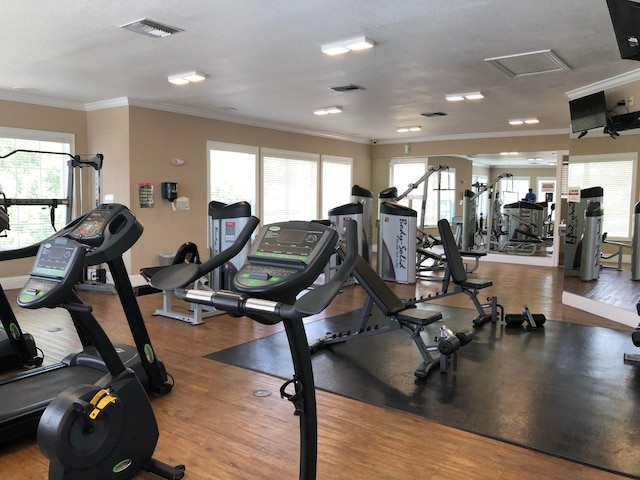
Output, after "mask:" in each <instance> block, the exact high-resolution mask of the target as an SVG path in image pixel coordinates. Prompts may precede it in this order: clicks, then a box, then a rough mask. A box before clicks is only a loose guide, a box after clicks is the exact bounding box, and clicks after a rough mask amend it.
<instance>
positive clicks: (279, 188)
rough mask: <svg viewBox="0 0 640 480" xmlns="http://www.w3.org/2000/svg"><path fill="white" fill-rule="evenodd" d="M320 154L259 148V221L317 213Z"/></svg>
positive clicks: (271, 221) (311, 216) (295, 217)
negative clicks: (260, 199) (260, 206)
mask: <svg viewBox="0 0 640 480" xmlns="http://www.w3.org/2000/svg"><path fill="white" fill-rule="evenodd" d="M318 165H319V155H313V154H309V153H300V152H287V151H283V150H271V149H263V150H262V222H263V223H264V224H269V223H274V222H282V221H286V220H313V219H315V218H317V217H318Z"/></svg>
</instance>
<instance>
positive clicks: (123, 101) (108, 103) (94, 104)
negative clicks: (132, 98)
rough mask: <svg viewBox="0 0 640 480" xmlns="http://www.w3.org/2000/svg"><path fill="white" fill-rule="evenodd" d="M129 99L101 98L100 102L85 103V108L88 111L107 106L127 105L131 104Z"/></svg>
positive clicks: (102, 108)
mask: <svg viewBox="0 0 640 480" xmlns="http://www.w3.org/2000/svg"><path fill="white" fill-rule="evenodd" d="M129 105H130V103H129V99H128V98H127V97H119V98H112V99H111V100H101V101H99V102H91V103H85V104H84V109H85V110H86V111H87V112H92V111H94V110H104V109H107V108H115V107H126V106H129Z"/></svg>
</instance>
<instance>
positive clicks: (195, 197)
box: [104, 107, 371, 271]
mask: <svg viewBox="0 0 640 480" xmlns="http://www.w3.org/2000/svg"><path fill="white" fill-rule="evenodd" d="M207 141H221V142H228V143H238V144H242V145H253V146H258V147H269V148H278V149H285V150H292V151H299V152H309V153H318V154H324V155H337V156H344V157H351V158H353V183H356V184H359V185H362V186H363V187H365V188H368V187H369V185H370V183H371V168H370V148H371V147H370V146H369V145H365V144H360V143H353V142H345V141H338V140H331V139H325V138H320V137H314V136H310V135H301V134H296V133H288V132H282V131H277V130H270V129H267V128H259V127H251V126H245V125H239V124H234V123H229V122H222V121H218V120H212V119H205V118H200V117H193V116H189V115H182V114H177V113H169V112H162V111H157V110H151V109H146V108H139V107H130V108H129V144H130V150H129V155H130V157H129V158H130V165H129V182H130V183H129V196H130V198H131V202H130V204H129V206H130V208H131V210H133V212H134V213H135V214H136V215H137V216H138V218H139V219H140V220H141V222H142V223H143V224H144V226H145V232H144V234H143V236H142V238H141V239H140V240H139V241H138V243H137V244H136V245H135V246H134V247H133V249H132V264H131V266H132V271H137V270H138V269H139V268H140V267H144V266H149V265H155V264H157V263H158V254H159V253H162V252H173V251H175V250H176V249H177V248H178V247H179V246H180V245H181V244H182V243H184V242H186V241H191V242H194V243H196V244H197V245H198V248H199V250H200V254H201V255H202V256H203V257H204V258H207V252H206V249H207V205H208V202H209V198H208V194H207V149H206V146H207ZM173 158H180V159H182V160H184V162H185V163H184V165H182V166H180V167H174V166H172V165H171V163H170V161H171V159H173ZM105 178H106V176H105ZM241 180H242V179H239V181H241ZM167 181H171V182H178V189H179V195H181V196H186V197H189V198H190V210H188V211H174V210H173V209H172V207H171V204H170V203H169V202H166V201H164V200H162V199H161V198H160V184H161V183H162V182H167ZM140 182H152V183H153V184H154V185H155V194H154V197H155V199H154V202H155V207H154V208H152V209H149V208H142V209H141V208H139V206H138V202H137V188H138V184H139V183H140ZM109 188H112V187H111V182H107V181H105V190H104V191H105V192H107V191H108V190H109ZM116 200H117V198H116Z"/></svg>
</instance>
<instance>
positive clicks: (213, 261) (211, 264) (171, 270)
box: [149, 216, 260, 290]
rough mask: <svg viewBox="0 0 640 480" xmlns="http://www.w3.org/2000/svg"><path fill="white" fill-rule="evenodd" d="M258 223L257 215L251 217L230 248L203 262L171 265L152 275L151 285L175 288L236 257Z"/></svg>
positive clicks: (193, 280)
mask: <svg viewBox="0 0 640 480" xmlns="http://www.w3.org/2000/svg"><path fill="white" fill-rule="evenodd" d="M258 223H260V220H258V219H257V218H256V217H253V216H252V217H249V219H248V220H247V224H246V225H245V227H244V228H243V229H242V231H241V232H240V234H239V235H238V236H237V238H236V240H235V242H233V244H231V246H230V247H229V248H227V249H225V250H223V251H222V252H220V253H219V254H217V255H215V256H214V257H212V258H210V259H209V260H207V261H206V262H204V263H202V264H197V263H178V264H176V265H169V266H168V267H166V268H163V269H162V270H160V271H159V272H158V273H156V274H155V275H154V276H153V277H151V280H150V282H149V283H150V285H151V286H152V287H153V288H157V289H158V290H173V289H176V288H181V287H185V286H186V285H189V284H190V283H193V282H195V281H196V280H197V279H199V278H200V277H203V276H204V275H206V274H207V273H209V272H211V271H213V270H215V269H216V268H217V267H219V266H220V265H223V264H224V263H226V262H228V261H229V260H231V259H232V258H233V257H235V256H236V255H237V254H238V253H239V252H240V251H241V250H242V249H243V248H244V246H245V244H246V243H247V242H248V241H249V240H250V239H251V234H252V233H253V231H254V230H255V228H256V227H257V226H258Z"/></svg>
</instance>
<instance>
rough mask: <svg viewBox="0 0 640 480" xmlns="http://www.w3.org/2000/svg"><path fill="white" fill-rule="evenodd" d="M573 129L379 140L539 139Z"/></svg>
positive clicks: (413, 141) (567, 133)
mask: <svg viewBox="0 0 640 480" xmlns="http://www.w3.org/2000/svg"><path fill="white" fill-rule="evenodd" d="M570 133H571V129H570V128H569V127H567V128H561V129H557V130H532V131H524V130H518V131H515V132H488V133H464V134H458V135H433V136H428V137H417V138H412V139H411V140H408V139H406V138H404V139H400V140H398V139H382V140H378V144H379V145H395V144H398V143H419V142H425V143H427V142H443V141H454V140H479V139H483V138H512V137H539V136H543V135H544V136H548V135H569V134H570Z"/></svg>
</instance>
